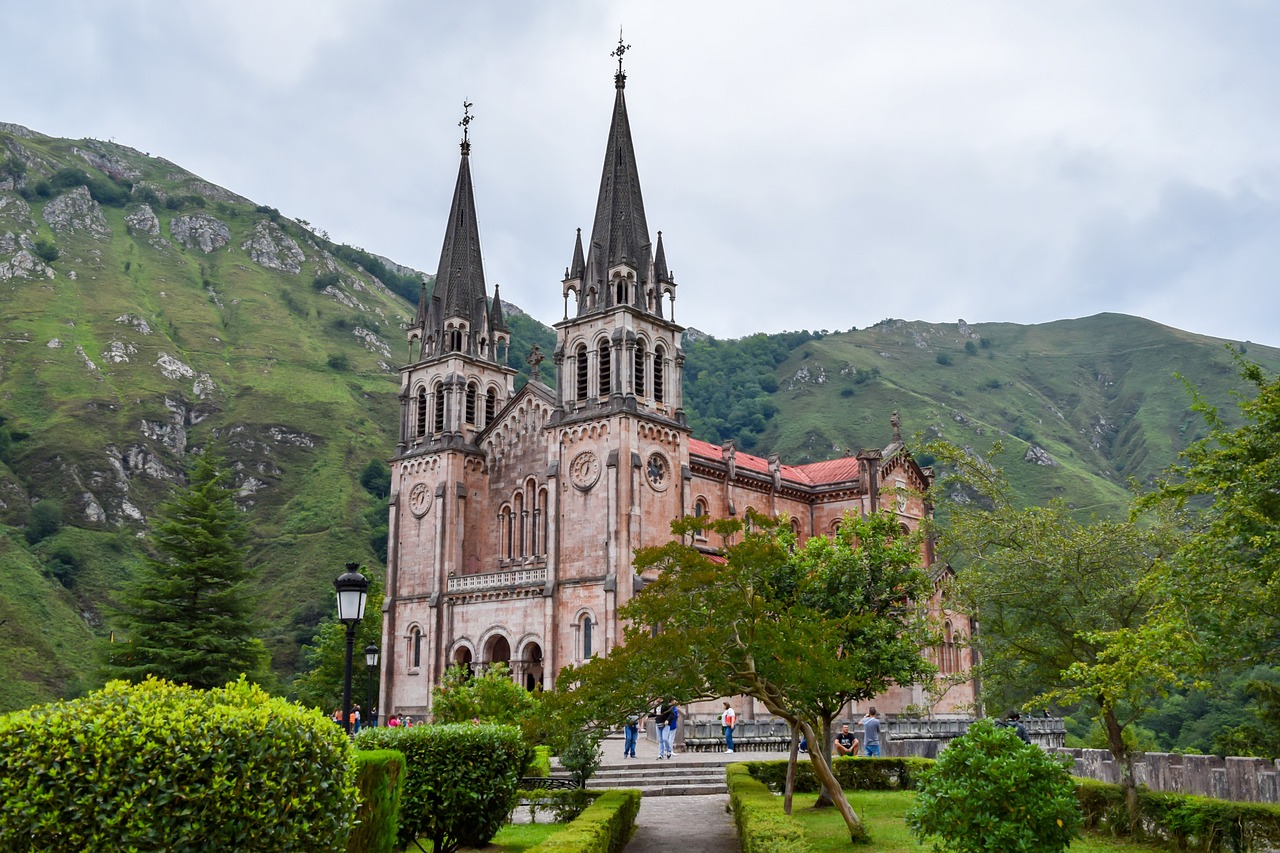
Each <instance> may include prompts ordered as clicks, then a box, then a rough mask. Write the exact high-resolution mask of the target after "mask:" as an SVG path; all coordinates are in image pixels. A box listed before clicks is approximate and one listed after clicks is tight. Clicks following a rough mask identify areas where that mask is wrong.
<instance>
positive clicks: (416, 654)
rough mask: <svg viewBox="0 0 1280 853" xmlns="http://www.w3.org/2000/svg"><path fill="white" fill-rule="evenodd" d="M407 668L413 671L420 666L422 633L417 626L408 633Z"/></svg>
mask: <svg viewBox="0 0 1280 853" xmlns="http://www.w3.org/2000/svg"><path fill="white" fill-rule="evenodd" d="M409 666H411V667H412V668H414V669H417V668H418V667H420V666H422V631H420V630H419V629H418V628H417V626H414V628H413V630H412V631H410V632H409Z"/></svg>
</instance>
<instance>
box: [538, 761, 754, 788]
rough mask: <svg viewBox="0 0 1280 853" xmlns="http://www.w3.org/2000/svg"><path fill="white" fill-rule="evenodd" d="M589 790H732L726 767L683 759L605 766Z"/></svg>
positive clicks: (565, 775) (558, 775)
mask: <svg viewBox="0 0 1280 853" xmlns="http://www.w3.org/2000/svg"><path fill="white" fill-rule="evenodd" d="M726 763H727V762H726ZM551 775H552V776H553V777H556V778H566V779H567V778H568V777H569V774H568V773H567V772H566V771H564V770H561V769H556V770H554V771H553V772H552V774H551ZM587 787H588V788H597V789H598V788H638V789H639V790H640V791H641V792H642V793H643V794H644V796H646V797H674V796H685V795H693V794H723V793H726V792H727V791H728V790H729V789H728V787H726V785H725V782H724V764H719V763H707V762H697V763H691V762H687V763H684V764H681V762H680V757H679V756H677V757H676V758H672V759H663V760H661V761H639V760H637V761H627V762H625V763H623V764H610V765H605V766H602V767H601V768H600V769H599V770H597V771H596V774H595V775H594V776H592V777H591V779H590V780H589V781H588V782H587Z"/></svg>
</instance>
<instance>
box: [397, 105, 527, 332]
mask: <svg viewBox="0 0 1280 853" xmlns="http://www.w3.org/2000/svg"><path fill="white" fill-rule="evenodd" d="M467 106H470V105H469V104H468V105H467ZM461 148H462V159H461V162H460V163H459V165H458V180H457V183H456V184H455V185H454V189H453V203H452V204H451V205H450V207H449V220H448V222H447V224H446V225H445V232H444V245H443V246H442V247H441V249H440V263H439V264H438V265H437V266H436V283H435V290H434V291H433V292H432V294H431V297H430V300H429V301H428V302H427V304H425V305H424V304H421V303H420V304H419V306H418V314H417V316H418V321H417V322H419V323H421V324H422V332H423V354H424V355H426V354H428V353H429V352H431V351H432V350H433V348H435V347H439V346H441V345H442V343H443V342H445V340H446V339H445V325H446V321H449V320H456V319H462V320H465V321H466V323H467V324H468V326H467V330H468V334H467V336H466V340H465V341H464V342H463V343H462V346H461V349H462V350H464V351H467V352H471V353H477V352H479V350H480V349H481V347H480V346H479V343H478V342H479V341H480V340H481V339H484V338H487V336H488V335H489V333H490V331H491V328H502V327H503V326H504V325H505V321H504V319H503V316H502V309H501V307H498V308H497V309H496V313H494V314H491V313H490V304H489V298H488V291H487V289H486V287H485V281H484V261H483V260H482V255H481V252H480V228H479V224H478V223H477V220H476V202H475V194H474V191H473V189H472V184H471V142H470V141H469V140H468V139H466V138H464V139H463V141H462V143H461ZM423 299H424V300H426V291H425V290H424V291H423ZM494 319H496V321H497V322H496V324H495V323H493V322H492V321H493V320H494ZM448 348H449V349H455V348H456V347H452V346H450V347H448Z"/></svg>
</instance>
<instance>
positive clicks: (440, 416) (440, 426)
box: [434, 382, 444, 433]
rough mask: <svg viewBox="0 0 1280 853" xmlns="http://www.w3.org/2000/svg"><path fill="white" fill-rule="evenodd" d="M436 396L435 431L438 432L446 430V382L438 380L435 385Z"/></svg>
mask: <svg viewBox="0 0 1280 853" xmlns="http://www.w3.org/2000/svg"><path fill="white" fill-rule="evenodd" d="M435 398H436V417H435V425H434V426H435V431H436V432H437V433H441V432H444V383H443V382H437V383H436V387H435Z"/></svg>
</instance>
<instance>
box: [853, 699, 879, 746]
mask: <svg viewBox="0 0 1280 853" xmlns="http://www.w3.org/2000/svg"><path fill="white" fill-rule="evenodd" d="M858 725H860V726H862V732H863V741H864V744H863V749H865V750H866V751H867V757H868V758H879V757H880V720H879V718H878V717H876V709H875V707H874V706H872V707H871V709H870V710H868V711H867V715H866V716H865V717H863V718H862V719H861V720H859V721H858Z"/></svg>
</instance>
